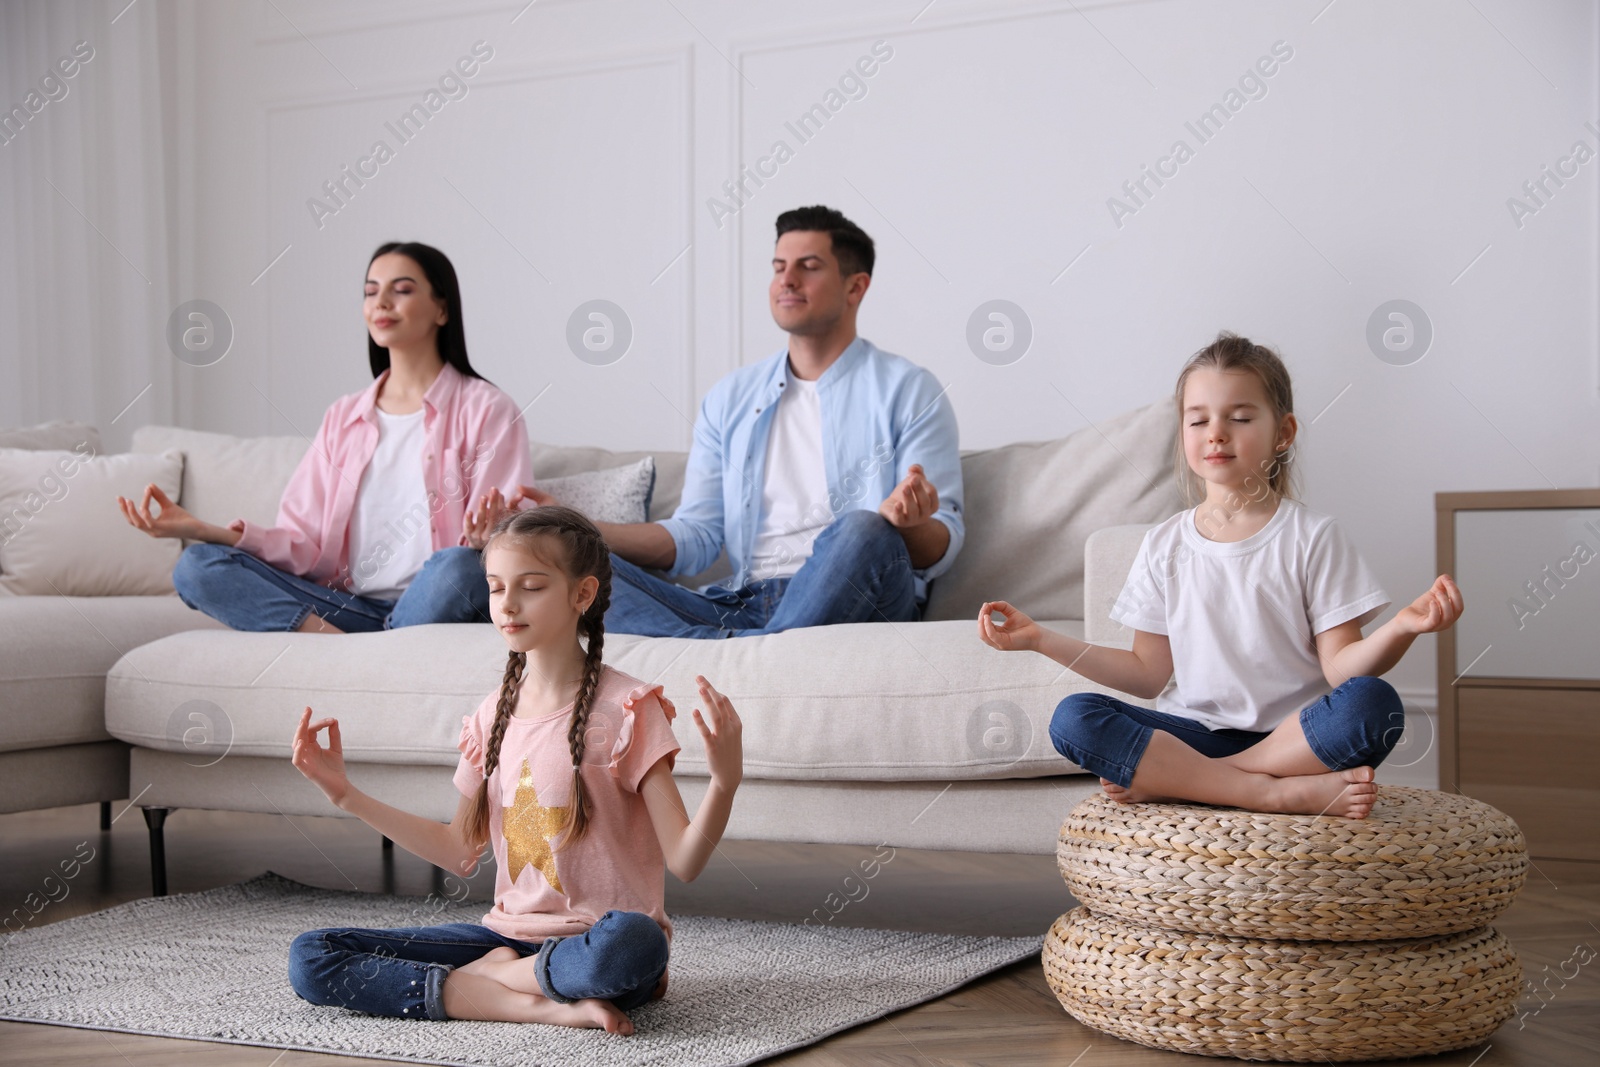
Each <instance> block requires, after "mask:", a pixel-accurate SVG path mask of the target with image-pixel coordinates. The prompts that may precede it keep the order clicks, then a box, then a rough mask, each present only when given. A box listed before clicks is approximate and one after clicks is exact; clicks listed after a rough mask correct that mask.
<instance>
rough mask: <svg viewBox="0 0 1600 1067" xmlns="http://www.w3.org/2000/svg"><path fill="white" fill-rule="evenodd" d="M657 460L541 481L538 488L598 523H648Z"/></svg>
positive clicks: (535, 483) (651, 459) (536, 484)
mask: <svg viewBox="0 0 1600 1067" xmlns="http://www.w3.org/2000/svg"><path fill="white" fill-rule="evenodd" d="M655 484H656V461H655V459H654V458H653V457H651V456H646V457H644V458H643V459H641V460H640V461H639V462H637V463H630V464H628V465H627V466H625V467H612V468H611V469H609V470H603V471H587V472H585V473H582V474H569V475H567V476H566V477H565V478H542V479H537V480H535V482H534V485H535V486H536V487H537V488H539V489H542V490H544V491H545V492H547V493H549V494H550V495H551V496H553V497H555V498H556V503H558V504H565V505H566V506H567V507H569V508H576V509H577V510H578V511H581V512H583V513H584V514H585V515H587V516H589V518H590V519H593V520H594V521H596V522H647V521H649V518H650V494H651V492H652V491H653V490H654V489H655Z"/></svg>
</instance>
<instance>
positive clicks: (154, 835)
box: [140, 808, 169, 897]
mask: <svg viewBox="0 0 1600 1067" xmlns="http://www.w3.org/2000/svg"><path fill="white" fill-rule="evenodd" d="M140 810H142V811H143V812H144V824H145V825H146V826H148V827H150V895H151V896H157V897H164V896H166V895H167V841H166V836H165V835H164V834H163V833H162V827H163V826H164V825H165V824H166V821H167V812H168V810H169V809H167V808H142V809H140Z"/></svg>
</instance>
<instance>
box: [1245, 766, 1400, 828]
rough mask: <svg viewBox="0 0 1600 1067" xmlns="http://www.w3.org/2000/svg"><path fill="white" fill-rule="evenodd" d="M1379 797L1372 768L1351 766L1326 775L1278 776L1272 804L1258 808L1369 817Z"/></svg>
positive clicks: (1269, 799)
mask: <svg viewBox="0 0 1600 1067" xmlns="http://www.w3.org/2000/svg"><path fill="white" fill-rule="evenodd" d="M1377 799H1378V786H1377V783H1375V782H1374V781H1373V780H1372V768H1371V767H1351V768H1350V769H1349V770H1344V771H1329V772H1327V773H1326V774H1300V775H1294V776H1293V777H1289V778H1279V779H1276V785H1275V786H1274V787H1273V788H1272V789H1271V790H1270V791H1269V794H1268V803H1269V804H1270V805H1271V806H1270V807H1263V808H1261V809H1258V810H1261V811H1281V812H1289V813H1293V814H1297V815H1334V816H1340V817H1343V818H1346V819H1365V818H1366V817H1367V816H1368V815H1370V814H1371V813H1372V805H1373V804H1374V803H1376V802H1377Z"/></svg>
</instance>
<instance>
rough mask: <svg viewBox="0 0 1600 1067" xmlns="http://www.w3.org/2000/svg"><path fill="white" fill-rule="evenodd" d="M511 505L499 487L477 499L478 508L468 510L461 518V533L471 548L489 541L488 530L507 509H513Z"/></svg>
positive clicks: (492, 527) (491, 528) (481, 545)
mask: <svg viewBox="0 0 1600 1067" xmlns="http://www.w3.org/2000/svg"><path fill="white" fill-rule="evenodd" d="M513 510H515V508H514V507H513V505H511V504H510V503H508V502H507V501H506V498H505V497H504V496H502V495H501V493H500V490H499V489H491V490H489V491H488V492H487V493H485V494H484V495H483V496H482V497H480V498H479V500H478V510H476V511H469V512H467V513H466V515H465V516H463V518H462V520H461V525H462V534H463V535H464V536H465V538H466V541H467V544H468V545H470V546H471V547H473V548H482V547H483V546H484V545H485V544H487V543H488V541H489V531H490V530H493V529H494V524H495V523H497V522H499V521H500V517H501V516H502V515H504V514H506V512H508V511H513Z"/></svg>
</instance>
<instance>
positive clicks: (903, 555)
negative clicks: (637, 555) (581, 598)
mask: <svg viewBox="0 0 1600 1067" xmlns="http://www.w3.org/2000/svg"><path fill="white" fill-rule="evenodd" d="M921 614H922V605H921V604H919V603H918V602H917V599H916V582H915V580H914V578H913V576H912V573H911V555H910V553H909V552H908V551H907V549H906V542H905V539H904V538H903V537H901V536H900V534H899V532H898V531H897V530H895V528H894V527H893V526H891V525H889V521H888V520H887V519H885V518H884V517H883V516H882V515H879V514H878V513H877V512H876V511H866V510H864V509H862V510H856V511H850V512H846V513H845V514H844V515H841V516H839V517H838V518H837V519H835V520H834V521H833V522H832V523H830V524H829V525H828V526H827V527H826V528H824V529H823V531H822V532H821V533H819V534H818V535H817V539H816V541H815V542H813V543H812V546H811V555H810V556H809V557H808V558H807V559H806V561H805V562H804V563H802V564H801V565H800V569H799V570H798V571H796V572H795V573H794V575H793V576H792V577H789V578H758V579H756V580H755V581H753V582H751V583H750V584H749V585H747V586H745V587H744V588H742V589H722V588H720V587H718V586H712V587H711V588H710V589H708V590H706V591H705V592H704V593H702V592H698V591H696V590H694V589H687V588H685V587H683V586H681V585H677V584H675V583H673V582H669V581H667V580H666V579H664V578H658V577H656V576H655V575H653V574H651V573H650V572H649V571H646V570H645V569H644V568H642V567H638V566H635V565H634V564H632V563H629V562H628V561H627V560H625V559H623V558H622V557H621V556H618V555H617V554H616V553H612V555H611V607H610V608H608V609H607V610H606V629H607V630H609V631H611V632H613V633H620V634H643V635H645V636H647V637H751V636H754V635H756V634H773V633H778V632H779V631H781V630H791V629H794V628H795V627H797V626H827V625H830V624H833V623H840V622H875V621H885V622H914V621H916V619H917V618H918V617H919V616H920V615H921Z"/></svg>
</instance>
